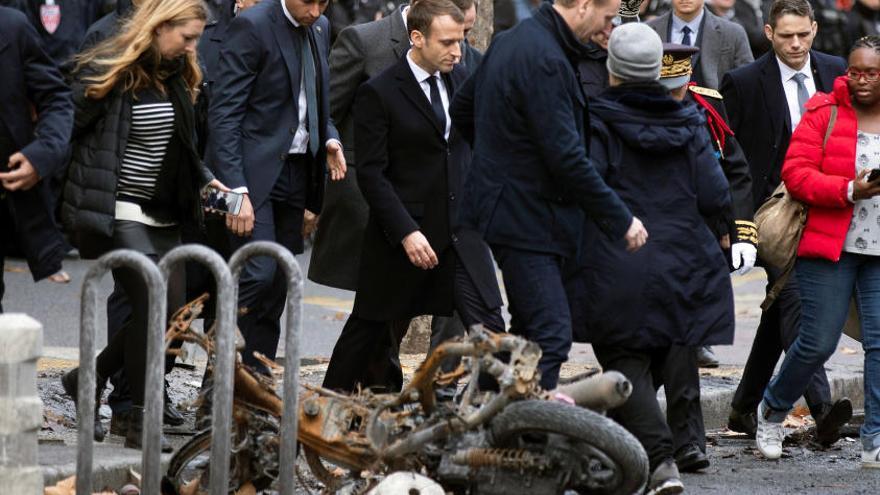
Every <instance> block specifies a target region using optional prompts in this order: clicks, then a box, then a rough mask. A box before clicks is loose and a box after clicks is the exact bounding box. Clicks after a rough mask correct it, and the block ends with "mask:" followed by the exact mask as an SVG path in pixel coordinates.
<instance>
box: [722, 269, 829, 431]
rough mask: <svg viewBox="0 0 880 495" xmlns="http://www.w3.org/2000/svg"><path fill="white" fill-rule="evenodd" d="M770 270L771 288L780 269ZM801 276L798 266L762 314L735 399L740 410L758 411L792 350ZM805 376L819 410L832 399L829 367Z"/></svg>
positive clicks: (812, 401)
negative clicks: (778, 368)
mask: <svg viewBox="0 0 880 495" xmlns="http://www.w3.org/2000/svg"><path fill="white" fill-rule="evenodd" d="M766 271H767V290H769V289H770V287H772V286H773V284H774V283H775V282H776V280H777V279H778V278H779V276H780V272H779V271H778V270H776V269H773V268H766ZM799 279H800V274H799V272H798V270H797V269H795V270H794V272H792V274H791V277H790V278H789V279H788V282H787V283H786V285H785V288H784V289H783V290H782V292H781V293H780V294H779V297H778V298H777V299H776V301H775V302H774V303H773V305H772V306H770V308H769V309H768V310H767V311H764V312H763V313H762V314H761V323H760V324H759V325H758V330H757V332H756V333H755V340H754V342H753V343H752V350H751V351H750V352H749V358H748V360H747V361H746V366H745V369H744V370H743V375H742V379H741V380H740V383H739V386H738V387H737V388H736V393H735V394H734V396H733V401H732V403H731V406H732V407H733V408H734V409H736V410H737V411H739V412H742V413H749V412H754V411H757V409H758V403H759V402H761V398H762V396H763V394H764V390H765V389H766V388H767V384H769V383H770V379H771V378H772V377H773V371H774V370H775V369H776V363H778V362H779V357H780V356H781V355H782V351H783V350H785V351H786V352H788V351H789V348H790V347H791V345H792V344H793V343H794V341H795V339H796V338H797V336H798V332H799V330H800V324H801V294H800V292H799V291H798V280H799ZM805 380H806V383H807V385H806V389H805V390H804V391H803V394H804V399H805V400H806V402H807V405H808V406H809V407H810V411H811V412H813V413H816V414H818V412H819V409H820V408H821V406H822V405H823V404H827V403H830V402H831V387H830V386H829V385H828V378H827V377H826V376H825V369H824V368H822V367H819V368H818V369H816V372H815V374H813V376H811V377H805Z"/></svg>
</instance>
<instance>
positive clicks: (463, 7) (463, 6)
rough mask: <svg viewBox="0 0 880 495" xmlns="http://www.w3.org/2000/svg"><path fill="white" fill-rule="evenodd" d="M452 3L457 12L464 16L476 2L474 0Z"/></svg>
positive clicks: (454, 1)
mask: <svg viewBox="0 0 880 495" xmlns="http://www.w3.org/2000/svg"><path fill="white" fill-rule="evenodd" d="M452 3H454V4H455V6H456V7H458V10H460V11H461V13H462V14H464V13H465V12H466V11H468V10H470V8H471V7H473V6H474V5H475V4H476V3H477V2H476V1H475V0H452Z"/></svg>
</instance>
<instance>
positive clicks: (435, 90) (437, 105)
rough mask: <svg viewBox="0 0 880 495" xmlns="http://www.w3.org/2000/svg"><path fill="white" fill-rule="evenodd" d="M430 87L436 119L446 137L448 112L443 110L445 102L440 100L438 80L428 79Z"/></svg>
mask: <svg viewBox="0 0 880 495" xmlns="http://www.w3.org/2000/svg"><path fill="white" fill-rule="evenodd" d="M426 81H428V86H430V87H431V108H432V109H433V110H434V117H435V118H436V119H437V123H438V124H440V132H442V133H443V135H444V136H446V111H445V110H443V100H441V99H440V88H439V87H438V86H437V78H436V77H434V76H430V77H428V79H426Z"/></svg>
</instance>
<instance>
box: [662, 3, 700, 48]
mask: <svg viewBox="0 0 880 495" xmlns="http://www.w3.org/2000/svg"><path fill="white" fill-rule="evenodd" d="M704 15H706V12H705V11H704V10H703V9H700V13H699V14H698V15H697V17H694V18H693V19H692V20H691V21H690V22H685V21H684V20H682V19H681V18H679V17H678V16H677V15H675V14H672V36H670V37H671V38H672V39H670V40H669V41H670V42H672V43H679V44H681V40H682V39H684V33H683V32H682V29H683V28H684V27H685V26H687V27H688V28H689V29H690V30H691V33H690V34H691V45H690V46H697V35H699V34H700V24H702V23H703V16H704Z"/></svg>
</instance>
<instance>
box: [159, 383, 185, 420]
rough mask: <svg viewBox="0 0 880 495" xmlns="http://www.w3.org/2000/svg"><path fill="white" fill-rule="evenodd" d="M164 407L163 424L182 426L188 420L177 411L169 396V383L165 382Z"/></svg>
mask: <svg viewBox="0 0 880 495" xmlns="http://www.w3.org/2000/svg"><path fill="white" fill-rule="evenodd" d="M163 404H164V406H163V407H162V423H163V424H166V425H168V426H180V425H182V424H183V423H184V422H185V421H186V419H185V418H184V417H183V415H182V414H180V411H178V410H177V407H175V406H174V404H173V403H172V402H171V396H170V395H168V381H165V389H164V401H163Z"/></svg>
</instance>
